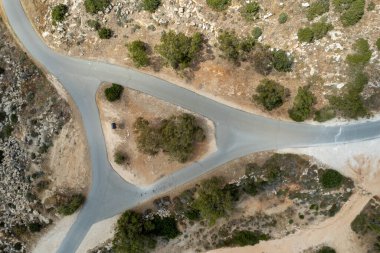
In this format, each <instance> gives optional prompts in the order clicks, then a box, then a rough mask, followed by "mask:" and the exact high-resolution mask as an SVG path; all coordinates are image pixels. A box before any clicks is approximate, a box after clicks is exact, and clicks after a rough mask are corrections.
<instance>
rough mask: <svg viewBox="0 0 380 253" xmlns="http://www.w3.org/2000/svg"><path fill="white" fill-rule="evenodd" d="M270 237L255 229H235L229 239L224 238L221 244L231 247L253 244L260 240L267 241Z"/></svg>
mask: <svg viewBox="0 0 380 253" xmlns="http://www.w3.org/2000/svg"><path fill="white" fill-rule="evenodd" d="M269 239H270V237H269V235H267V234H264V233H262V232H260V231H258V230H256V231H253V232H252V231H248V230H241V231H238V230H235V231H234V232H233V233H232V237H231V238H230V239H227V240H225V241H224V242H223V243H222V246H224V247H226V246H228V247H231V246H239V247H243V246H247V245H255V244H257V243H259V242H260V241H267V240H269Z"/></svg>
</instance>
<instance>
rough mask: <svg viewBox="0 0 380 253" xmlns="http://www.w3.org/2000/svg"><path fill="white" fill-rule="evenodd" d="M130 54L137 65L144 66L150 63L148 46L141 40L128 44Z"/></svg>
mask: <svg viewBox="0 0 380 253" xmlns="http://www.w3.org/2000/svg"><path fill="white" fill-rule="evenodd" d="M127 48H128V52H129V56H130V57H131V58H132V61H133V63H134V64H135V66H136V67H144V66H147V65H149V58H148V53H147V52H148V48H147V46H146V44H145V43H144V42H142V41H141V40H135V41H133V42H132V43H130V44H127Z"/></svg>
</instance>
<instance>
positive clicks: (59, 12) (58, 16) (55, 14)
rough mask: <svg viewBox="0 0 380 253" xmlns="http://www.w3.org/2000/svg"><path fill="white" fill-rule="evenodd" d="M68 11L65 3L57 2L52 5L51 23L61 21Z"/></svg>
mask: <svg viewBox="0 0 380 253" xmlns="http://www.w3.org/2000/svg"><path fill="white" fill-rule="evenodd" d="M68 11H69V8H68V7H67V5H66V4H58V5H56V6H54V7H53V10H52V12H51V18H52V20H53V23H55V22H62V21H63V20H64V19H65V15H66V13H67V12H68Z"/></svg>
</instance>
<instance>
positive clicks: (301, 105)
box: [289, 87, 315, 122]
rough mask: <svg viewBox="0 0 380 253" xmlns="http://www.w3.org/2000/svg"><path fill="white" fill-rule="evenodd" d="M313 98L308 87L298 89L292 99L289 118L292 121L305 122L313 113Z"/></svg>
mask: <svg viewBox="0 0 380 253" xmlns="http://www.w3.org/2000/svg"><path fill="white" fill-rule="evenodd" d="M314 104H315V97H314V95H313V93H311V91H310V90H309V87H300V88H298V92H297V95H296V97H295V98H294V102H293V107H292V108H291V109H290V110H289V116H290V118H291V119H293V120H294V121H298V122H301V121H305V120H306V119H308V118H309V117H310V116H311V115H312V112H313V105H314Z"/></svg>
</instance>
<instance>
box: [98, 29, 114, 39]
mask: <svg viewBox="0 0 380 253" xmlns="http://www.w3.org/2000/svg"><path fill="white" fill-rule="evenodd" d="M98 35H99V38H101V39H110V38H111V37H112V35H113V31H112V30H111V29H109V28H105V27H102V28H100V29H99V30H98Z"/></svg>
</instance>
